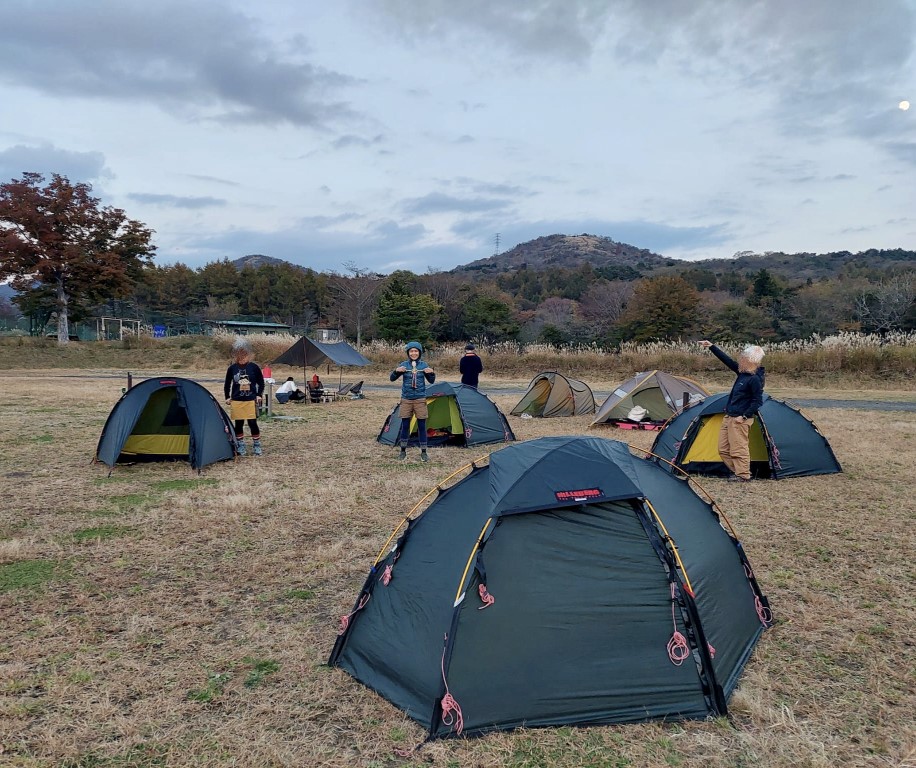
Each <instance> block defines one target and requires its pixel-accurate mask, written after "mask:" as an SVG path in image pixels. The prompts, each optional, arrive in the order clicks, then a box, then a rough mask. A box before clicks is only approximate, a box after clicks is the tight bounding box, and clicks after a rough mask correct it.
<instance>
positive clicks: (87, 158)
mask: <svg viewBox="0 0 916 768" xmlns="http://www.w3.org/2000/svg"><path fill="white" fill-rule="evenodd" d="M33 171H34V172H36V173H41V174H43V175H45V176H50V175H51V174H53V173H57V174H60V175H61V176H66V177H67V178H68V179H70V181H72V182H74V183H77V182H83V183H86V182H92V181H94V180H97V179H103V178H111V173H110V172H109V171H108V170H107V169H106V167H105V156H104V155H103V154H102V153H101V152H71V151H68V150H66V149H60V148H58V147H55V146H53V145H51V144H42V145H40V146H37V147H34V146H26V145H23V144H18V145H16V146H14V147H10V148H9V149H5V150H3V151H2V152H0V179H3V180H7V179H11V178H14V177H15V178H19V177H21V176H22V174H23V173H25V172H33Z"/></svg>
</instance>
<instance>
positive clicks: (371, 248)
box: [156, 220, 480, 272]
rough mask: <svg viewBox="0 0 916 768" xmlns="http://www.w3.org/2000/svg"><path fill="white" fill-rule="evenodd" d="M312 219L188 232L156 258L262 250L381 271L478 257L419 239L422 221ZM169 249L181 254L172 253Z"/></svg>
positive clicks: (195, 259)
mask: <svg viewBox="0 0 916 768" xmlns="http://www.w3.org/2000/svg"><path fill="white" fill-rule="evenodd" d="M315 224H316V221H314V220H303V221H302V222H300V224H299V225H298V226H296V227H294V228H291V229H287V230H284V231H278V232H256V231H253V230H233V231H230V232H226V233H223V234H220V235H217V236H211V237H204V238H199V237H197V236H196V235H189V236H187V237H185V238H184V240H183V241H182V242H180V243H176V244H175V245H174V246H172V247H171V248H170V247H168V246H165V247H161V248H160V250H159V253H158V255H157V259H156V260H157V261H160V262H166V263H168V262H174V261H181V262H183V263H185V264H188V265H189V266H192V267H198V266H202V265H203V264H205V263H207V262H209V261H213V260H216V259H222V258H225V257H229V258H230V259H233V258H236V257H237V256H242V255H244V254H246V253H264V254H267V255H269V256H273V257H275V258H279V259H285V260H286V261H289V262H290V263H292V264H299V265H300V266H303V267H310V268H312V269H314V270H316V271H318V272H327V271H330V270H335V269H341V268H342V267H343V265H344V264H345V263H346V262H349V261H353V262H356V263H357V264H359V265H361V266H364V267H367V268H369V269H374V270H378V271H380V272H387V271H390V270H391V269H396V268H399V269H411V270H413V271H415V272H425V271H426V269H427V267H429V266H436V267H444V268H451V267H453V266H455V265H457V264H461V263H465V262H467V261H472V260H473V259H476V258H479V257H480V254H477V253H471V252H465V251H462V250H461V249H456V248H454V247H445V246H433V247H429V246H427V245H425V244H423V243H422V239H423V237H424V236H425V235H426V234H427V231H426V230H425V228H424V227H422V226H421V225H411V226H406V227H405V226H401V225H399V224H398V223H397V222H394V221H379V222H375V223H374V224H373V225H371V226H370V227H369V230H368V234H366V233H365V232H339V231H333V230H332V231H326V230H323V229H322V228H321V227H320V226H315ZM170 250H174V251H175V252H176V253H177V252H180V253H181V254H182V255H181V256H180V257H179V256H177V255H175V256H172V255H170Z"/></svg>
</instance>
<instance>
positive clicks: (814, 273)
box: [678, 248, 916, 281]
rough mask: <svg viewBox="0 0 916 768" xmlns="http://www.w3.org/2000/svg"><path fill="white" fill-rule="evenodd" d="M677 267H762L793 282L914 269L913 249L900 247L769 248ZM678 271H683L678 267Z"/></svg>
mask: <svg viewBox="0 0 916 768" xmlns="http://www.w3.org/2000/svg"><path fill="white" fill-rule="evenodd" d="M678 265H679V266H680V267H682V268H683V267H686V266H688V265H689V267H692V268H695V269H706V270H709V271H710V272H715V273H719V274H721V273H722V272H726V271H736V272H742V273H748V272H758V271H759V270H761V269H765V270H767V271H768V272H772V273H773V274H776V275H781V276H782V277H785V278H789V279H792V280H795V281H801V280H808V279H811V280H820V279H823V278H831V277H837V276H839V275H842V274H846V275H852V274H862V273H869V272H873V271H879V272H880V271H883V270H886V269H890V268H896V269H916V251H907V250H904V249H902V248H895V249H893V250H877V249H874V248H873V249H871V250H868V251H859V252H858V253H850V252H849V251H837V252H834V253H781V252H778V251H768V252H767V253H763V254H755V253H750V252H744V253H738V254H735V256H734V258H731V259H704V260H702V261H691V262H683V261H680V262H678ZM678 271H682V269H681V270H678Z"/></svg>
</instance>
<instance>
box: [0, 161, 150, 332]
mask: <svg viewBox="0 0 916 768" xmlns="http://www.w3.org/2000/svg"><path fill="white" fill-rule="evenodd" d="M91 192H92V187H91V186H90V185H88V184H71V183H70V181H69V180H68V179H67V178H66V177H65V176H60V175H58V174H56V173H55V174H53V175H52V177H51V180H50V181H49V182H48V183H47V184H45V178H44V176H42V175H41V174H40V173H25V174H23V176H22V178H21V179H13V180H12V181H9V182H7V183H5V184H0V279H2V280H6V279H10V278H12V286H13V288H15V289H16V290H17V291H20V292H21V294H22V295H23V296H25V297H27V296H29V295H30V294H32V293H34V292H35V291H44V292H52V293H53V297H54V298H53V300H52V305H53V309H54V311H55V312H56V313H57V342H58V344H66V343H67V342H68V341H69V339H70V333H69V331H70V328H69V318H70V316H71V315H72V314H73V313H74V311H75V310H84V309H86V308H88V307H91V306H93V305H95V304H99V303H102V302H104V301H107V300H108V299H111V298H115V297H121V296H125V295H127V294H128V293H129V291H130V289H131V288H132V287H133V285H134V283H135V282H136V279H137V277H139V275H140V271H141V270H142V269H143V267H144V266H147V265H149V264H150V263H151V262H152V257H153V253H154V252H155V250H156V249H155V246H153V245H151V244H150V238H151V237H152V234H153V231H152V230H151V229H149V228H148V227H146V226H145V225H143V224H141V223H140V222H138V221H134V220H133V219H129V218H127V215H126V214H125V213H124V211H122V210H121V209H119V208H112V207H104V208H103V207H100V205H99V202H100V201H99V200H98V199H97V198H94V197H92V195H91Z"/></svg>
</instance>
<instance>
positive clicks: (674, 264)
mask: <svg viewBox="0 0 916 768" xmlns="http://www.w3.org/2000/svg"><path fill="white" fill-rule="evenodd" d="M585 264H587V265H589V266H591V267H592V268H593V269H594V270H595V272H596V273H597V275H598V276H599V277H605V278H607V279H609V280H614V279H617V280H635V279H638V278H640V277H652V276H656V275H659V274H681V273H683V272H686V271H690V272H695V271H696V270H704V271H709V272H711V273H713V274H723V273H725V272H738V273H741V274H749V273H752V272H759V271H760V270H761V269H765V270H767V271H768V272H771V273H773V274H776V275H780V276H782V277H784V278H787V279H789V280H792V281H804V280H807V279H811V280H819V279H823V278H832V277H837V276H839V275H841V274H846V275H849V274H858V273H862V272H869V273H874V272H881V271H883V270H885V269H888V268H898V269H899V268H904V269H916V251H908V250H903V249H900V248H898V249H894V250H876V249H872V250H869V251H861V252H859V253H850V252H849V251H838V252H835V253H825V254H816V253H791V254H790V253H782V252H778V251H768V252H766V253H763V254H756V253H751V252H750V251H745V252H742V253H738V254H736V255H735V256H734V257H733V258H728V259H703V260H700V261H685V260H683V259H674V258H668V257H664V256H660V255H659V254H657V253H653V252H652V251H649V250H647V249H645V248H637V247H635V246H633V245H627V244H626V243H618V242H616V241H614V240H612V239H610V238H609V237H599V236H597V235H587V234H583V235H548V236H546V237H539V238H537V239H536V240H530V241H528V242H526V243H520V244H519V245H517V246H515V247H514V248H512V249H511V250H509V251H506V252H505V253H500V254H497V255H495V256H490V257H489V258H486V259H478V260H477V261H472V262H471V263H470V264H465V265H463V266H460V267H456V268H455V269H453V270H452V272H453V273H455V274H465V275H467V276H468V277H471V278H472V279H485V278H487V277H491V276H496V275H499V274H503V273H506V272H512V271H515V270H518V269H528V270H534V271H542V270H555V269H567V270H578V269H579V268H581V267H582V266H583V265H585Z"/></svg>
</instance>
